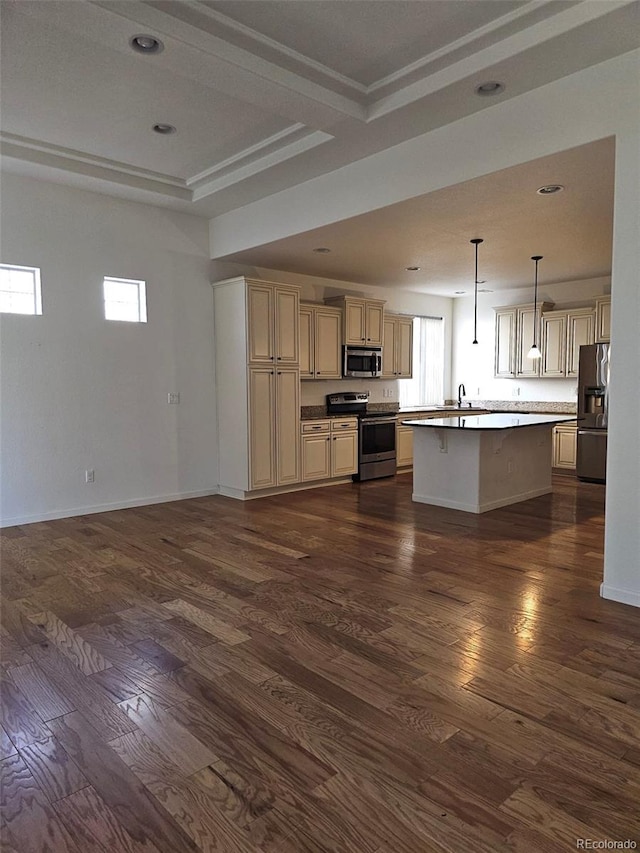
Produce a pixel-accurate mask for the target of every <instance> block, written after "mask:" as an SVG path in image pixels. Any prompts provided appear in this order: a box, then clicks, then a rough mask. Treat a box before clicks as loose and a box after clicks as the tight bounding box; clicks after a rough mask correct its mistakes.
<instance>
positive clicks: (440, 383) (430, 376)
mask: <svg viewBox="0 0 640 853" xmlns="http://www.w3.org/2000/svg"><path fill="white" fill-rule="evenodd" d="M399 387H400V395H399V396H400V407H401V408H403V409H404V408H407V407H408V406H434V405H436V406H437V405H439V404H441V403H442V401H443V394H444V320H443V319H442V317H416V318H415V319H414V321H413V377H412V378H411V379H400V381H399Z"/></svg>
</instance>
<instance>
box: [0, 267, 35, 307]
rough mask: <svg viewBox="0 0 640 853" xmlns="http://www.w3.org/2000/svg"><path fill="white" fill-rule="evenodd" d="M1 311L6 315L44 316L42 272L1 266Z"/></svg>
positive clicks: (27, 268) (32, 268)
mask: <svg viewBox="0 0 640 853" xmlns="http://www.w3.org/2000/svg"><path fill="white" fill-rule="evenodd" d="M0 311H2V312H3V313H5V314H42V293H41V292H40V270H39V269H38V268H37V267H17V266H14V265H13V264H0Z"/></svg>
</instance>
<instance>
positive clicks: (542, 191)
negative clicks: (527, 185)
mask: <svg viewBox="0 0 640 853" xmlns="http://www.w3.org/2000/svg"><path fill="white" fill-rule="evenodd" d="M563 189H564V187H563V186H562V184H547V185H546V186H544V187H538V189H537V190H536V192H537V193H538V195H553V194H554V193H561V192H562V190H563Z"/></svg>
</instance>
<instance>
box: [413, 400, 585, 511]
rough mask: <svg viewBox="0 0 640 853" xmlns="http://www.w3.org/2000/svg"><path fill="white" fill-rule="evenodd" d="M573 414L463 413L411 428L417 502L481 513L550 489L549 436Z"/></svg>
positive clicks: (423, 422)
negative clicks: (555, 427)
mask: <svg viewBox="0 0 640 853" xmlns="http://www.w3.org/2000/svg"><path fill="white" fill-rule="evenodd" d="M575 419H576V418H575V416H572V415H560V414H558V415H530V414H529V415H524V414H516V413H513V414H511V413H503V414H487V415H476V414H471V413H470V414H468V415H467V414H464V415H462V414H461V415H460V416H458V417H447V418H429V419H422V420H406V421H402V423H403V425H404V426H410V427H413V494H412V498H413V500H414V501H416V502H418V503H426V504H433V505H435V506H445V507H450V508H451V509H459V510H462V511H464V512H474V513H481V512H487V511H488V510H491V509H497V508H498V507H501V506H506V505H507V504H512V503H517V502H518V501H526V500H529V499H530V498H535V497H538V496H539V495H546V494H548V493H549V492H550V491H551V433H552V430H553V427H554V426H555V425H556V424H558V423H563V422H565V421H575Z"/></svg>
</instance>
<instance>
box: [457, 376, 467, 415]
mask: <svg viewBox="0 0 640 853" xmlns="http://www.w3.org/2000/svg"><path fill="white" fill-rule="evenodd" d="M466 396H467V389H466V388H465V387H464V385H463V384H462V382H461V383H460V384H459V385H458V408H460V409H461V408H462V398H463V397H466Z"/></svg>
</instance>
